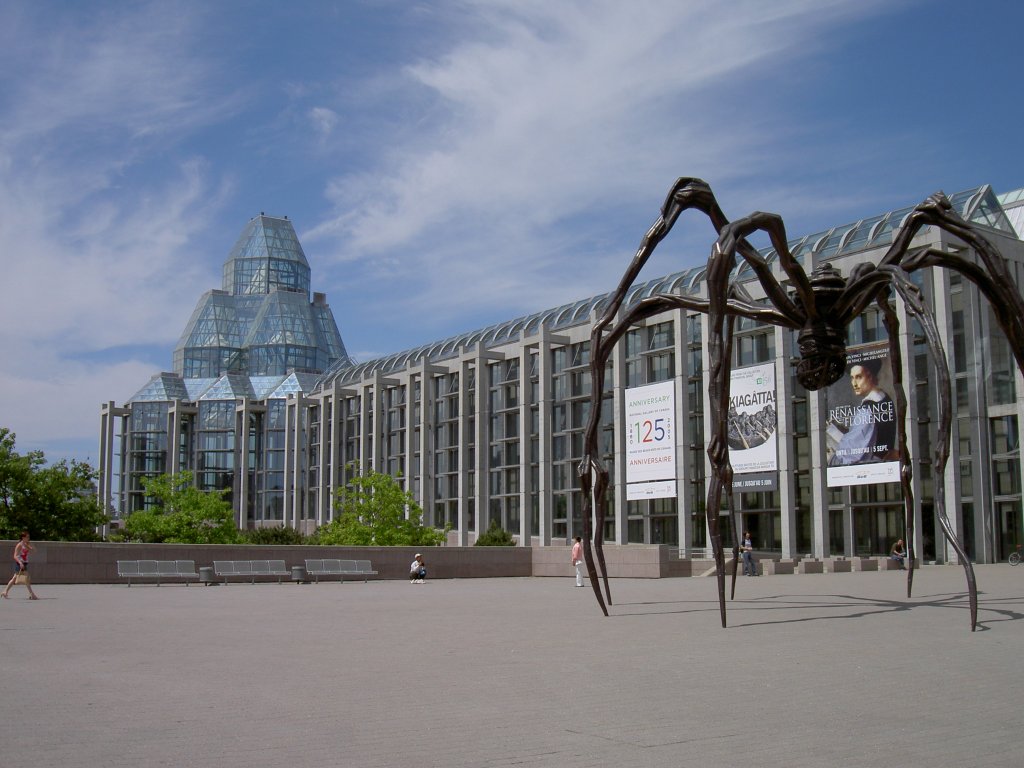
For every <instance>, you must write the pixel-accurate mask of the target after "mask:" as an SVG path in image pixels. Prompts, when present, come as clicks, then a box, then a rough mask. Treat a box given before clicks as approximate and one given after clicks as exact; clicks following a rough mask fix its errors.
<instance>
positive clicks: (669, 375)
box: [101, 187, 1024, 562]
mask: <svg viewBox="0 0 1024 768" xmlns="http://www.w3.org/2000/svg"><path fill="white" fill-rule="evenodd" d="M951 200H952V201H953V204H954V206H955V207H956V208H957V209H958V210H959V212H960V213H961V215H963V216H964V217H965V218H968V219H970V220H972V221H975V222H976V223H978V224H979V225H980V226H982V227H985V228H986V234H987V235H988V236H989V237H990V239H992V240H993V241H994V242H996V243H997V245H998V247H999V248H1000V249H1001V250H1002V252H1003V253H1004V255H1005V256H1006V258H1007V259H1008V260H1009V262H1010V265H1011V269H1012V271H1013V274H1015V275H1017V276H1018V279H1019V276H1020V274H1021V266H1022V265H1024V243H1022V242H1021V241H1020V240H1019V239H1018V238H1017V236H1016V234H1015V233H1014V232H1013V229H1012V226H1011V224H1010V222H1009V219H1008V217H1007V216H1006V214H1005V212H1004V211H1003V210H1002V209H1001V207H1000V205H999V202H998V200H997V198H996V197H995V196H994V195H993V194H992V191H991V189H989V188H988V187H981V188H978V189H975V190H968V191H966V192H964V193H961V194H959V195H954V196H953V197H952V198H951ZM1022 202H1024V199H1022ZM911 210H912V209H911V208H909V207H908V208H902V209H899V210H896V211H891V212H889V213H885V214H882V215H876V216H871V217H869V218H865V219H863V220H861V221H858V222H855V223H853V224H850V225H846V226H842V227H835V228H832V229H829V230H827V231H825V232H820V233H816V234H813V235H808V236H806V237H802V238H798V239H796V240H794V241H793V242H792V243H791V244H790V245H791V249H792V251H793V253H794V255H795V256H796V258H797V259H798V260H799V261H800V262H801V264H802V265H803V266H804V268H805V269H806V270H808V271H810V269H812V268H813V266H814V265H816V264H819V263H821V262H822V261H823V260H825V259H827V260H828V261H829V262H830V263H831V264H832V265H833V266H834V267H835V268H836V269H837V270H838V271H839V272H840V273H841V274H843V275H845V276H849V275H850V273H851V271H852V270H853V268H854V267H855V266H856V265H858V264H861V263H863V262H865V261H877V260H878V259H879V258H881V256H882V255H884V253H885V249H886V247H887V246H888V245H889V244H890V243H891V242H892V239H893V236H894V233H895V232H896V231H897V230H898V228H899V226H900V225H901V223H902V222H903V220H904V219H905V217H906V215H907V214H908V213H909V212H910V211H911ZM913 248H915V249H923V248H936V249H946V248H955V249H956V250H957V252H958V253H959V254H960V255H965V256H966V257H967V258H973V255H972V254H971V253H970V252H969V251H964V250H963V245H962V244H950V242H949V238H948V237H947V236H946V235H945V234H944V233H940V232H938V231H933V230H931V229H930V228H925V229H923V230H921V231H920V232H919V233H918V234H917V235H916V237H915V240H914V243H913ZM761 256H762V257H763V258H764V259H765V261H766V263H767V264H768V268H769V269H771V270H772V271H773V272H774V273H775V275H776V276H777V278H778V279H779V280H780V281H782V280H785V279H786V275H785V274H784V272H783V271H782V269H781V268H780V265H779V264H778V259H777V257H776V255H775V253H774V252H773V251H772V249H770V248H769V249H765V250H763V251H762V252H761ZM733 279H734V280H735V281H736V282H738V283H741V284H742V285H743V288H744V289H745V290H746V291H748V292H749V293H750V295H751V296H752V298H753V299H754V300H755V301H756V300H758V299H759V298H760V297H761V296H763V292H762V290H761V287H760V284H759V282H758V280H757V278H756V275H755V274H754V273H753V270H751V269H750V268H749V266H748V265H747V264H746V262H740V264H739V265H738V266H737V268H736V269H735V271H734V274H733ZM913 280H914V282H915V284H916V285H917V287H918V288H919V290H921V292H922V293H923V295H924V296H925V298H926V300H927V301H928V303H929V304H930V305H931V306H934V307H935V311H936V317H937V320H938V325H939V328H940V331H941V333H942V334H943V343H944V345H945V347H946V349H947V351H948V354H949V360H950V367H951V374H952V376H953V393H952V394H953V404H954V413H953V414H952V416H953V433H952V446H951V451H950V461H949V467H948V471H947V473H946V476H945V477H940V476H937V471H936V469H935V467H934V466H933V462H934V457H933V453H934V452H935V450H936V447H937V446H938V445H939V444H940V435H938V433H937V428H938V423H937V422H938V408H937V404H938V400H937V397H938V395H937V393H936V392H935V391H934V386H933V382H934V379H935V376H934V374H933V369H932V361H931V360H930V358H929V354H928V350H927V347H926V345H925V344H924V335H923V330H922V328H920V327H919V325H918V324H917V323H916V322H915V321H913V320H912V319H911V318H910V317H909V316H908V315H907V312H906V309H905V308H904V307H902V305H901V304H900V303H899V302H896V306H897V311H898V313H899V314H900V315H901V334H900V347H901V352H902V376H901V378H902V381H903V382H904V386H905V389H906V393H907V398H908V408H909V412H908V416H907V420H906V426H907V438H908V442H909V450H910V455H911V457H912V465H911V466H912V470H913V491H914V499H915V501H914V504H915V506H914V514H915V529H916V540H915V550H916V552H917V553H918V555H919V556H923V557H924V558H925V559H927V560H934V561H938V562H945V561H949V560H950V559H952V558H953V557H954V556H955V555H954V553H953V552H952V550H951V549H950V548H948V547H947V546H946V543H945V541H944V539H943V537H942V532H941V530H940V528H939V526H938V524H937V520H936V511H935V509H934V503H933V499H934V496H935V491H936V489H937V487H938V484H940V483H942V484H943V486H944V489H945V493H946V498H947V499H950V500H951V501H950V505H949V509H948V510H947V514H948V515H949V517H950V519H951V521H952V524H953V526H954V528H955V529H956V530H957V531H959V532H960V535H961V538H962V540H963V541H964V542H965V543H966V546H967V548H968V553H969V555H970V556H971V557H973V558H974V559H976V560H979V561H983V562H990V561H994V560H998V559H1001V558H1003V557H1005V554H1006V553H1007V552H1008V551H1009V548H1010V547H1013V546H1015V545H1016V543H1018V542H1019V541H1020V537H1021V535H1022V530H1024V520H1022V514H1024V512H1022V506H1024V505H1022V486H1024V482H1022V474H1021V473H1022V467H1021V462H1020V456H1019V424H1020V419H1021V416H1022V415H1024V414H1022V412H1021V410H1022V406H1021V405H1020V404H1019V403H1018V398H1017V394H1016V393H1017V391H1018V388H1019V386H1020V383H1019V376H1020V374H1019V372H1018V371H1017V370H1016V367H1015V361H1014V359H1013V356H1012V354H1010V351H1009V348H1008V345H1007V343H1006V340H1005V338H1003V337H1002V335H1001V333H1000V332H999V330H998V327H997V326H996V324H995V321H994V319H993V317H992V314H991V312H990V310H989V308H988V306H987V304H986V301H985V299H984V297H983V296H982V295H981V294H980V293H979V292H978V291H977V289H976V288H975V287H974V285H973V283H971V282H970V281H968V280H963V279H962V278H961V277H960V276H959V275H957V274H956V273H951V272H947V271H945V270H941V269H927V270H921V271H918V272H915V273H913ZM309 288H310V280H309V266H308V263H307V262H306V258H305V255H304V254H303V252H302V249H301V247H300V246H299V244H298V240H297V238H296V237H295V233H294V230H293V229H292V227H291V223H290V222H288V221H287V220H286V219H274V218H272V217H265V216H260V217H257V218H256V219H254V220H253V221H251V222H249V224H248V225H247V227H246V229H245V231H244V232H243V234H242V236H241V237H240V238H239V241H238V243H237V244H236V246H235V248H234V249H232V252H231V254H230V256H229V258H228V262H227V263H226V264H225V269H224V283H223V289H222V290H218V291H211V292H209V293H208V294H206V295H204V296H203V297H202V298H201V299H200V302H199V305H198V306H197V308H196V311H195V312H194V313H193V316H192V318H191V319H190V321H189V325H188V327H187V328H186V331H185V333H184V334H183V335H182V340H181V342H180V343H179V345H178V347H177V349H176V350H175V357H174V373H161V374H158V375H157V376H154V377H153V379H152V380H151V381H150V382H149V383H148V384H147V385H146V386H145V387H144V388H143V389H142V390H140V392H139V393H138V394H137V395H136V396H135V397H134V398H132V400H131V401H130V402H129V404H128V405H127V406H126V407H125V408H124V409H120V410H118V415H120V418H121V427H122V428H121V433H120V434H121V439H122V443H123V446H122V450H121V451H120V453H115V454H113V455H119V456H121V457H122V458H121V462H120V466H119V467H112V466H108V467H106V469H105V470H101V471H106V472H107V473H108V474H111V475H112V474H113V473H114V472H117V473H118V475H119V481H120V487H121V488H122V489H123V492H122V493H121V495H120V497H119V498H118V499H116V511H118V512H120V513H121V514H126V513H128V512H130V511H132V510H134V509H142V508H145V506H146V503H147V500H146V499H145V498H144V497H143V494H142V492H141V479H142V478H143V477H145V476H152V475H155V474H160V473H161V472H166V471H174V470H176V469H191V470H193V471H194V472H195V473H196V478H197V480H196V481H197V483H198V484H199V486H200V487H202V488H228V489H230V492H231V499H232V502H233V504H234V505H235V507H236V509H237V511H238V521H239V525H241V526H259V525H271V524H284V525H289V526H295V527H299V528H304V529H306V530H311V529H312V528H314V527H315V526H316V525H318V524H321V523H323V522H326V521H328V520H330V518H331V516H332V514H333V510H332V506H331V501H332V498H333V495H334V492H335V491H336V490H337V489H338V488H339V487H342V486H343V485H344V484H345V482H346V481H347V479H348V478H349V477H350V476H351V473H352V472H353V471H354V469H353V467H354V466H356V465H360V466H362V467H370V468H373V469H375V470H378V471H381V472H385V473H388V474H390V475H392V476H394V477H397V478H400V481H401V482H402V483H403V484H404V485H405V487H406V488H408V489H409V490H410V491H411V492H412V493H413V495H414V496H415V497H416V498H417V499H418V500H420V503H421V505H422V507H423V509H424V513H425V520H426V521H427V522H428V523H429V524H431V525H433V526H435V527H437V528H447V529H449V531H450V534H449V536H450V541H451V542H452V543H455V544H463V545H464V544H471V543H472V541H473V539H474V538H475V535H476V533H477V532H479V531H483V530H486V528H487V527H488V525H489V524H490V523H491V521H495V522H497V523H498V524H499V525H501V526H502V527H503V528H505V529H506V530H509V531H511V532H512V533H513V534H514V535H515V536H516V538H517V541H518V542H519V544H520V545H524V546H526V545H536V544H539V545H542V546H545V545H564V544H565V543H566V542H567V541H569V540H570V539H571V538H572V537H573V536H576V535H581V534H582V530H583V520H582V510H583V501H584V500H583V499H582V497H581V492H580V490H579V480H578V474H577V473H578V466H579V462H580V461H581V459H582V455H583V435H584V431H585V429H586V426H587V424H588V420H589V418H590V416H591V413H590V409H591V392H592V387H593V382H592V381H591V376H590V354H591V349H590V338H591V333H592V330H593V323H594V322H595V319H596V318H598V317H600V316H601V313H602V310H603V307H604V305H605V302H606V300H607V296H606V295H600V296H594V297H590V298H587V299H584V300H581V301H578V302H573V303H571V304H566V305H563V306H560V307H556V308H553V309H550V310H545V311H542V312H538V313H536V314H534V315H530V316H526V317H520V318H517V319H515V320H511V321H508V322H505V323H499V324H497V325H494V326H491V327H489V328H485V329H482V330H476V331H472V332H469V333H465V334H460V335H458V336H455V337H452V338H448V339H444V340H441V341H438V342H436V343H433V344H428V345H424V346H423V347H420V348H417V349H413V350H407V351H404V352H401V353H398V354H395V355H392V356H389V357H384V358H379V359H375V360H370V361H366V362H362V363H355V362H353V361H352V360H350V359H349V357H348V355H347V354H346V352H345V348H344V345H343V343H342V341H341V336H340V334H339V333H338V331H337V327H336V325H335V323H334V320H333V317H332V316H331V314H330V309H329V307H327V305H326V301H325V299H324V297H323V296H322V295H320V294H313V297H312V301H310V293H309ZM706 291H707V285H706V283H705V281H704V271H703V268H695V269H688V270H685V271H682V272H677V273H674V274H671V275H668V276H664V277H659V278H657V279H654V280H650V281H648V282H645V283H642V284H638V285H636V286H634V287H633V288H632V289H631V291H630V292H629V293H628V295H627V299H626V302H625V305H624V307H623V311H628V309H629V308H631V307H632V306H635V305H636V304H637V303H638V302H641V301H643V300H644V299H646V298H649V297H651V296H654V295H658V294H677V295H685V296H691V297H696V298H702V299H706V296H707V294H706ZM707 332H708V331H707V323H706V320H705V318H704V316H703V315H701V314H699V313H692V312H690V311H684V310H668V311H666V312H664V313H663V314H661V315H657V316H654V317H651V318H648V319H647V320H645V321H644V322H643V323H640V324H638V325H636V326H635V327H632V328H630V329H629V330H627V331H626V332H625V333H624V334H623V336H622V338H621V340H620V342H619V343H618V345H617V346H616V348H615V350H614V352H613V354H612V355H611V357H610V359H609V362H608V364H607V367H606V370H605V377H604V386H603V389H602V392H601V396H602V402H603V407H602V410H601V418H600V422H599V425H600V454H601V455H600V458H601V460H602V462H603V463H604V465H605V466H606V467H607V469H608V471H609V483H610V486H609V492H608V517H607V519H606V523H605V528H604V531H603V534H604V539H605V541H606V542H609V543H613V544H622V545H628V544H664V545H668V546H671V547H673V548H679V549H680V550H683V551H684V552H689V551H690V550H693V549H704V548H706V547H707V546H708V545H709V542H708V539H707V525H706V518H705V505H706V494H707V478H708V473H709V460H708V457H707V453H706V448H707V446H706V436H707V434H708V432H709V429H710V424H708V422H707V418H708V413H709V409H708V407H707V391H708V383H709V374H708V364H707V348H708V339H707ZM887 338H888V335H887V332H886V329H885V326H884V324H883V322H882V317H881V315H880V314H879V312H878V311H877V310H876V309H875V308H871V309H869V310H867V311H866V312H865V313H864V314H863V315H862V316H861V317H859V318H858V319H857V320H856V321H855V322H854V323H852V324H851V325H850V327H849V328H848V332H847V342H848V344H849V345H851V346H854V345H864V344H870V343H873V342H884V341H885V340H886V339H887ZM795 349H796V337H795V332H793V331H790V330H784V329H780V328H777V327H774V326H769V325H763V324H759V323H757V322H754V321H751V320H746V319H739V320H737V322H736V324H735V338H734V344H733V347H732V356H733V357H732V361H731V362H732V365H733V366H734V368H736V369H739V368H745V367H748V366H755V365H763V364H774V366H775V371H776V376H775V381H776V393H775V394H776V398H777V403H778V428H777V438H776V439H777V456H778V466H779V468H778V470H777V471H775V472H774V473H773V476H772V477H771V478H770V480H771V482H770V483H769V484H768V485H769V487H767V488H765V489H764V490H758V491H756V492H743V493H737V494H736V495H735V497H734V501H735V504H736V511H737V513H738V515H737V519H736V521H735V524H736V525H740V526H743V527H744V528H746V529H748V530H750V531H751V533H752V535H753V538H754V542H755V548H756V549H758V550H759V551H760V552H762V553H766V554H768V555H775V556H779V557H797V556H801V557H802V556H808V555H813V556H816V557H832V556H847V557H853V556H857V555H876V556H877V555H884V554H887V553H888V551H889V547H890V546H891V544H892V542H893V541H894V540H895V539H896V538H901V537H904V535H905V532H904V530H903V525H904V522H903V514H904V513H903V499H902V492H901V489H900V486H899V485H898V484H897V483H878V484H873V485H849V486H836V487H830V486H829V485H828V484H827V482H826V450H825V444H824V437H823V431H824V427H823V425H824V415H825V411H826V408H825V401H824V394H823V393H820V392H809V391H806V390H805V389H803V387H802V386H801V385H800V384H799V382H798V381H797V380H796V376H795V360H794V359H793V358H794V350H795ZM667 381H673V382H676V388H675V391H676V414H675V415H676V424H677V425H678V427H677V444H676V457H677V458H676V465H677V466H676V478H675V479H676V489H677V495H676V497H674V498H668V499H655V500H627V498H626V466H625V465H626V462H625V437H624V435H623V434H622V430H621V429H619V428H618V426H617V425H618V423H619V421H620V419H621V417H622V414H623V410H624V397H625V393H626V391H627V390H628V389H629V388H632V387H637V386H643V385H647V384H654V383H658V382H667ZM111 413H113V411H111ZM121 414H123V415H121ZM723 511H724V505H723ZM720 521H721V525H722V527H723V535H724V537H725V540H726V541H729V540H730V539H731V536H732V534H733V525H734V521H733V520H732V519H730V517H729V516H728V515H722V516H721V518H720Z"/></svg>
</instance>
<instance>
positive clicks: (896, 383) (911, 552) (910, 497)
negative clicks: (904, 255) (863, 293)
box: [877, 294, 917, 598]
mask: <svg viewBox="0 0 1024 768" xmlns="http://www.w3.org/2000/svg"><path fill="white" fill-rule="evenodd" d="M877 303H878V307H879V309H881V310H882V321H883V323H884V324H885V330H886V333H887V334H888V336H889V360H890V362H891V363H892V388H893V402H894V403H895V405H896V445H897V447H898V450H899V461H900V487H901V488H902V490H903V519H904V523H903V525H904V531H905V534H904V535H905V536H906V539H907V554H906V561H907V597H908V598H909V597H910V593H911V590H912V589H913V586H914V565H915V563H916V560H917V558H916V556H915V549H914V489H913V486H912V485H911V480H912V479H913V466H912V465H911V463H910V449H909V448H908V447H907V422H906V415H907V391H906V388H905V387H904V386H903V355H902V353H901V352H900V345H899V334H900V321H899V318H898V317H897V316H896V310H895V309H893V307H892V305H891V304H890V303H889V301H888V297H887V296H886V295H885V294H882V295H881V296H879V298H878V302H877Z"/></svg>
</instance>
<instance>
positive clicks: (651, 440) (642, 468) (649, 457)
mask: <svg viewBox="0 0 1024 768" xmlns="http://www.w3.org/2000/svg"><path fill="white" fill-rule="evenodd" d="M625 397H626V408H625V419H626V483H627V485H632V484H633V483H652V482H655V481H659V480H675V477H676V424H675V418H676V391H675V384H674V382H671V381H663V382H661V383H659V384H648V385H647V386H645V387H634V388H632V389H627V390H626V393H625ZM660 487H661V488H664V489H668V488H671V489H672V491H673V492H672V493H671V494H668V493H667V491H665V490H663V491H660V492H657V493H656V496H655V497H664V496H667V495H672V496H674V495H675V493H674V487H675V483H672V484H671V485H670V486H669V485H666V484H661V486H660ZM652 488H653V486H652ZM634 490H638V489H634ZM649 490H650V489H649Z"/></svg>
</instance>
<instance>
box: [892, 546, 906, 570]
mask: <svg viewBox="0 0 1024 768" xmlns="http://www.w3.org/2000/svg"><path fill="white" fill-rule="evenodd" d="M906 556H907V549H906V547H904V546H903V539H897V540H896V543H895V544H893V545H892V549H891V550H889V559H890V560H895V561H896V567H897V568H899V569H900V570H901V571H902V570H903V567H904V566H903V560H904V559H905V558H906Z"/></svg>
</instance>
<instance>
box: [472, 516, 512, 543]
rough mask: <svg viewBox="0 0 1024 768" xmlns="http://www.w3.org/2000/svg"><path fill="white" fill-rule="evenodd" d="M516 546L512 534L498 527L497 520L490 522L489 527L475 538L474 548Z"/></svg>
mask: <svg viewBox="0 0 1024 768" xmlns="http://www.w3.org/2000/svg"><path fill="white" fill-rule="evenodd" d="M515 545H516V542H515V539H513V538H512V534H511V533H509V532H508V531H506V530H505V529H504V528H502V527H501V526H500V525H498V521H497V520H491V527H490V528H488V529H487V530H486V531H484V532H483V533H481V534H480V535H479V536H477V538H476V544H474V545H473V546H475V547H514V546H515Z"/></svg>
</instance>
